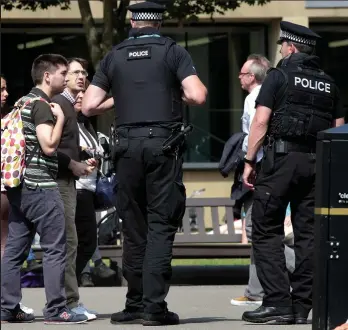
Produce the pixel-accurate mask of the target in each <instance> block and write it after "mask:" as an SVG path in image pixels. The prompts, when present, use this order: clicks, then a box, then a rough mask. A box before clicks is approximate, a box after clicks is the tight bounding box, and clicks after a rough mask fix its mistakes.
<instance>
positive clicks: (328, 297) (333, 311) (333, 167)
mask: <svg viewBox="0 0 348 330" xmlns="http://www.w3.org/2000/svg"><path fill="white" fill-rule="evenodd" d="M316 157H317V161H316V164H317V165H316V171H317V173H316V189H315V194H316V195H315V271H314V286H313V322H312V329H313V330H328V329H330V330H331V329H334V328H335V327H336V326H338V325H340V324H342V323H344V322H345V321H346V320H347V318H348V303H347V297H348V125H344V126H340V127H337V128H332V129H329V130H326V131H323V132H320V133H319V134H318V142H317V154H316Z"/></svg>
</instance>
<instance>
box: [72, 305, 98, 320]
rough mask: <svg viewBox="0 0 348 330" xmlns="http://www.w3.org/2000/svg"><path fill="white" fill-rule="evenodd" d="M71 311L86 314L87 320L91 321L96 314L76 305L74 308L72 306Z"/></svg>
mask: <svg viewBox="0 0 348 330" xmlns="http://www.w3.org/2000/svg"><path fill="white" fill-rule="evenodd" d="M71 311H72V312H74V313H75V314H82V315H86V316H87V318H88V320H87V321H92V320H95V319H96V318H97V315H95V314H92V313H89V311H88V310H87V309H86V308H85V307H83V306H77V307H75V308H72V309H71Z"/></svg>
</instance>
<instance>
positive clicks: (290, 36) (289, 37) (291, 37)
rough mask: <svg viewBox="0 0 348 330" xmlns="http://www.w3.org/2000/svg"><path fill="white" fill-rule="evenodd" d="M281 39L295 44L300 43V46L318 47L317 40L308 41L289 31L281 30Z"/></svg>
mask: <svg viewBox="0 0 348 330" xmlns="http://www.w3.org/2000/svg"><path fill="white" fill-rule="evenodd" d="M279 38H280V39H287V40H290V41H293V42H298V43H299V44H305V45H310V46H315V45H316V40H314V39H308V38H305V37H301V36H298V35H296V34H293V33H290V32H287V31H282V30H280V37H279Z"/></svg>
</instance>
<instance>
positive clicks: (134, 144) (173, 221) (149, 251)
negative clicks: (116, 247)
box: [116, 128, 186, 314]
mask: <svg viewBox="0 0 348 330" xmlns="http://www.w3.org/2000/svg"><path fill="white" fill-rule="evenodd" d="M149 129H150V128H134V129H130V130H129V131H128V130H127V129H126V130H124V131H123V132H121V133H120V135H119V147H116V149H118V151H117V152H116V154H118V157H119V159H118V160H117V162H116V173H117V177H118V180H119V183H118V186H117V201H116V208H117V211H118V214H119V216H120V218H121V219H122V229H123V276H124V277H125V279H126V280H127V281H128V292H127V301H126V309H128V310H130V311H140V310H144V312H145V313H149V314H156V313H163V312H164V311H165V309H166V302H165V298H166V296H167V294H168V291H169V282H170V279H171V275H172V269H171V261H172V246H173V241H174V237H175V233H176V232H177V229H178V227H179V225H180V224H181V221H182V218H183V215H184V212H185V201H186V193H185V187H184V185H183V183H182V162H183V159H182V157H181V156H178V157H176V156H175V155H164V154H163V153H162V150H161V146H162V144H163V142H164V141H165V139H166V138H167V137H168V136H169V135H170V131H169V130H166V129H161V128H153V129H152V130H151V134H152V137H150V138H149V137H148V133H149Z"/></svg>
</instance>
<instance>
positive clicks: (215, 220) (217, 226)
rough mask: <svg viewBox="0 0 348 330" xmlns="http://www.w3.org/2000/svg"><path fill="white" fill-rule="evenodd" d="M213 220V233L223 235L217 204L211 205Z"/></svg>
mask: <svg viewBox="0 0 348 330" xmlns="http://www.w3.org/2000/svg"><path fill="white" fill-rule="evenodd" d="M211 220H212V222H213V230H214V234H213V235H221V234H220V222H219V210H218V208H217V206H212V207H211Z"/></svg>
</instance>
